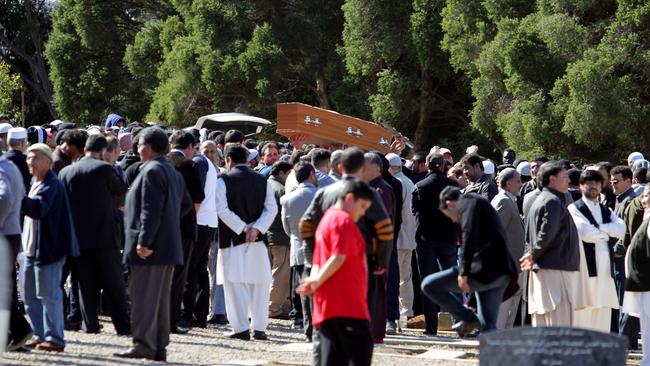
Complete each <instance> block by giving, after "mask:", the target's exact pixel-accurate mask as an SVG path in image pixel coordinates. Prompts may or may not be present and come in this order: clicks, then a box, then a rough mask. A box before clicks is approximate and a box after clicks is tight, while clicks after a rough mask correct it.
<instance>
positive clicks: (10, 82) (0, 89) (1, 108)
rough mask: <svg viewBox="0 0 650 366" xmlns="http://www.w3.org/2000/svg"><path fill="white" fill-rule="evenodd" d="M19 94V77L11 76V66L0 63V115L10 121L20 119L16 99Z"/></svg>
mask: <svg viewBox="0 0 650 366" xmlns="http://www.w3.org/2000/svg"><path fill="white" fill-rule="evenodd" d="M19 92H20V76H18V75H17V74H12V72H11V66H10V65H9V64H8V63H6V62H4V61H0V114H2V115H5V116H7V117H9V118H10V119H11V120H12V121H16V120H18V119H20V114H21V111H20V107H19V106H18V104H17V103H16V99H17V98H16V97H17V95H18V93H19Z"/></svg>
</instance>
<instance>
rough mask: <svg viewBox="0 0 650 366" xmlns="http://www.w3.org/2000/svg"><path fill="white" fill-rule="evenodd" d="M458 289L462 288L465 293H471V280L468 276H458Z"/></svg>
mask: <svg viewBox="0 0 650 366" xmlns="http://www.w3.org/2000/svg"><path fill="white" fill-rule="evenodd" d="M458 287H460V289H461V290H463V292H470V291H471V290H470V289H469V280H468V279H467V276H458Z"/></svg>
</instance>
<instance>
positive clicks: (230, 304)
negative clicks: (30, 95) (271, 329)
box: [216, 179, 278, 333]
mask: <svg viewBox="0 0 650 366" xmlns="http://www.w3.org/2000/svg"><path fill="white" fill-rule="evenodd" d="M226 197H227V196H226V184H225V183H224V181H223V179H219V180H218V182H217V189H216V199H217V212H218V214H219V219H220V220H221V221H222V222H223V223H224V224H226V225H227V226H228V227H229V228H230V229H231V230H232V231H233V232H235V233H236V234H241V233H242V232H244V229H245V228H246V226H247V225H251V226H252V227H253V228H255V229H257V230H259V231H260V233H262V234H264V233H266V231H267V230H268V229H269V227H270V226H271V224H272V223H273V219H274V218H275V215H276V214H277V212H278V207H277V204H276V202H275V197H274V195H273V189H272V187H271V185H270V183H268V182H267V184H266V196H265V199H264V210H263V211H262V214H261V215H260V217H259V218H258V219H257V220H255V221H254V222H250V223H246V222H244V221H243V220H242V219H241V218H240V217H239V216H237V215H236V214H235V213H234V212H232V211H231V210H230V208H228V200H227V198H226ZM242 199H246V197H242ZM217 258H218V259H217V283H218V284H223V286H224V297H225V302H226V313H227V314H228V319H229V321H230V324H231V326H232V328H233V330H234V331H235V332H237V333H239V332H242V331H245V330H246V329H249V322H248V318H249V317H250V318H251V324H250V326H251V327H252V328H253V329H254V330H257V331H265V330H266V325H267V323H268V303H269V285H270V283H271V264H270V262H269V256H268V251H267V249H266V246H265V245H264V243H263V242H261V241H258V242H253V243H244V244H240V245H237V246H231V247H229V248H220V249H219V254H218V257H217Z"/></svg>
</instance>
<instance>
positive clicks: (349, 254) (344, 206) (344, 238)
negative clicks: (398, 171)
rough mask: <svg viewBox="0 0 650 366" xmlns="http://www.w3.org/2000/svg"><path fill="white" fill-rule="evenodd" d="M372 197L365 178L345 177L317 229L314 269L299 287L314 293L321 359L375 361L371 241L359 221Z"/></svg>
mask: <svg viewBox="0 0 650 366" xmlns="http://www.w3.org/2000/svg"><path fill="white" fill-rule="evenodd" d="M372 199H373V191H372V188H370V186H368V185H367V184H366V183H364V182H363V181H361V180H359V179H355V180H350V181H348V182H346V183H345V186H344V187H343V189H342V190H341V196H340V197H339V199H338V200H337V202H336V204H335V205H334V206H332V207H330V208H329V209H328V210H327V211H326V212H325V215H324V216H323V218H322V219H321V221H320V223H319V225H318V228H317V229H316V245H315V249H314V257H313V266H312V270H311V274H310V276H309V277H307V278H306V279H305V280H304V281H303V283H302V284H301V285H300V286H299V287H298V288H297V289H296V291H298V293H300V294H301V295H303V296H307V295H310V294H312V293H313V295H314V305H313V312H312V318H313V319H312V321H313V324H314V326H316V327H318V328H319V333H320V338H321V343H320V361H321V365H327V366H329V365H346V364H347V365H355V366H359V365H370V361H371V359H372V349H373V341H372V336H371V334H370V323H369V319H370V314H369V312H368V306H367V299H366V296H367V291H368V268H367V266H366V254H365V248H366V245H365V241H364V239H363V236H362V235H361V232H360V231H359V228H358V227H357V225H356V222H357V220H359V218H361V217H362V216H363V215H364V214H365V212H366V210H367V209H368V207H370V205H371V203H372Z"/></svg>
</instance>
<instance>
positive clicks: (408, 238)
mask: <svg viewBox="0 0 650 366" xmlns="http://www.w3.org/2000/svg"><path fill="white" fill-rule="evenodd" d="M394 177H395V178H397V179H399V181H400V182H401V183H402V199H403V203H402V212H401V215H402V226H401V227H400V229H399V234H398V235H397V248H398V249H411V250H415V247H416V246H417V241H416V240H415V231H416V230H417V226H418V224H417V221H416V220H415V215H414V214H413V208H412V207H413V190H414V189H415V184H414V183H413V182H412V181H411V180H410V179H409V178H408V177H407V176H406V175H404V173H402V172H401V171H400V172H398V173H397V174H395V175H394Z"/></svg>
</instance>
